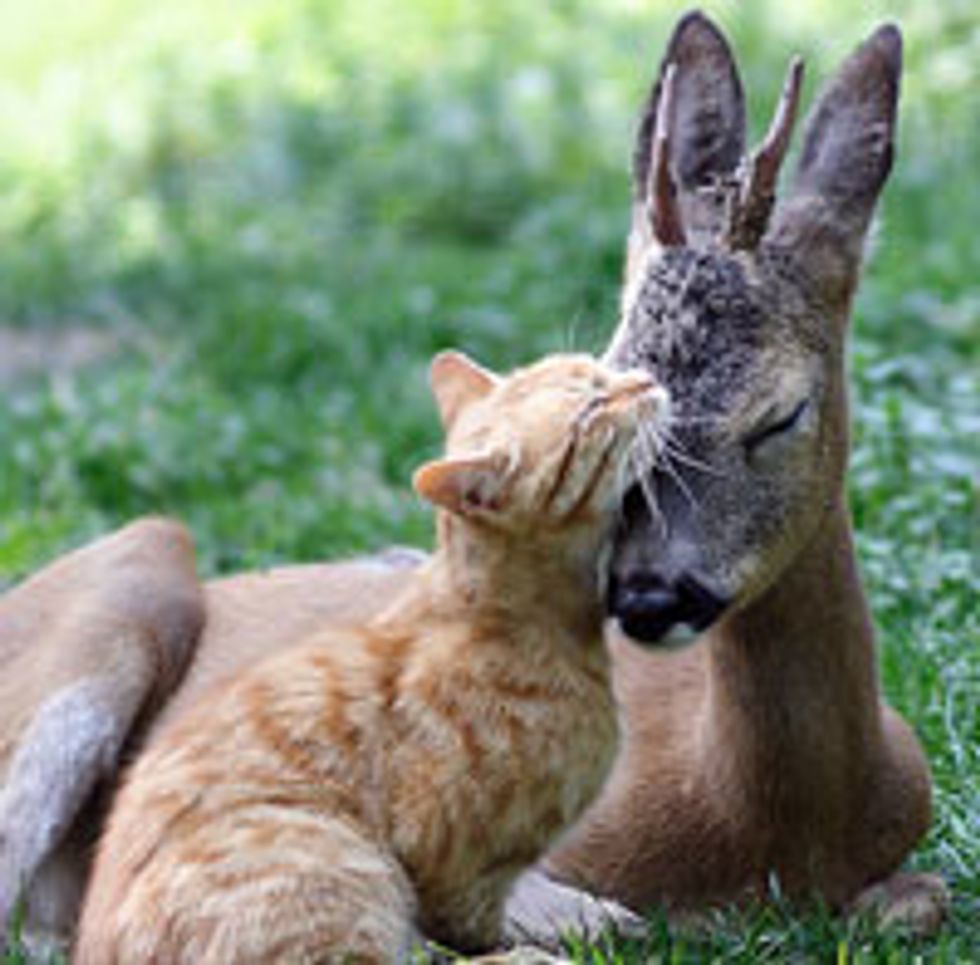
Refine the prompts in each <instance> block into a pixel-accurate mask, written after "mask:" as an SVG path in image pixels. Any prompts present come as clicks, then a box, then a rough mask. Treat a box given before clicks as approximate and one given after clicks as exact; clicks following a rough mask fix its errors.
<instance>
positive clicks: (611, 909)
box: [504, 868, 646, 948]
mask: <svg viewBox="0 0 980 965" xmlns="http://www.w3.org/2000/svg"><path fill="white" fill-rule="evenodd" d="M606 929H612V930H614V931H616V932H618V933H619V934H620V935H624V936H630V935H644V934H646V922H644V920H643V919H642V918H641V917H640V916H639V915H636V914H634V913H633V912H632V911H630V910H629V909H628V908H626V907H624V906H623V905H620V904H619V903H618V902H615V901H611V900H609V899H605V898H597V897H596V896H595V895H591V894H589V893H588V892H587V891H581V890H580V889H578V888H572V887H570V886H569V885H563V884H560V883H559V882H557V881H555V880H554V879H552V878H549V877H548V876H547V875H546V874H545V873H544V872H542V871H539V870H538V869H537V868H532V869H531V870H530V871H525V872H524V873H523V874H522V875H521V876H520V877H519V878H518V879H517V882H516V883H515V885H514V887H513V889H512V890H511V892H510V895H509V896H508V898H507V903H506V906H505V909H504V934H505V936H506V937H507V939H508V940H509V941H513V942H521V941H529V942H532V943H534V944H535V945H543V946H544V947H546V948H559V947H561V944H562V939H563V938H566V937H567V936H569V935H575V936H577V937H580V938H584V939H586V940H589V939H596V938H598V937H599V935H600V934H601V933H602V932H603V931H605V930H606Z"/></svg>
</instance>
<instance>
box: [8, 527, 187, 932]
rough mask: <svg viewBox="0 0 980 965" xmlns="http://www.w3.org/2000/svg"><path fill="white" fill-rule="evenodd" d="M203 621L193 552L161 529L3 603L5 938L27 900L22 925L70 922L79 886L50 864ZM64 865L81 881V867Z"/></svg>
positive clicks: (137, 531)
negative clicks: (22, 900)
mask: <svg viewBox="0 0 980 965" xmlns="http://www.w3.org/2000/svg"><path fill="white" fill-rule="evenodd" d="M202 623H203V604H202V598H201V593H200V588H199V585H198V582H197V577H196V574H195V571H194V552H193V547H192V545H191V542H190V539H189V537H188V536H187V534H186V532H185V531H184V529H183V528H182V527H180V526H179V525H177V524H176V523H171V522H168V521H165V520H141V521H138V522H136V523H133V524H131V525H130V526H128V527H126V528H125V529H123V530H121V531H120V532H118V533H116V534H114V535H112V536H110V537H107V538H105V539H103V540H99V541H98V542H96V543H93V544H91V545H90V546H87V547H85V548H84V549H82V550H79V551H77V552H75V553H72V554H69V555H68V556H66V557H63V558H62V559H60V560H58V561H56V562H55V563H53V564H51V565H50V566H49V567H47V568H46V569H45V570H42V571H41V572H40V573H39V574H37V576H35V577H34V578H32V579H31V580H29V581H28V582H26V583H24V584H22V585H21V586H19V587H17V588H16V589H15V590H13V591H11V592H10V593H9V594H8V595H7V596H6V597H5V598H4V599H3V600H2V601H0V661H2V668H0V672H2V675H3V682H2V684H0V698H2V699H0V933H2V931H3V928H4V926H5V924H6V922H7V920H8V918H9V915H10V912H11V909H12V908H13V906H14V904H15V902H16V901H17V899H18V896H19V895H20V894H22V893H23V894H26V895H27V896H28V898H29V903H28V926H29V927H40V928H42V929H45V930H56V931H57V930H63V929H66V928H68V927H70V926H71V925H72V924H73V919H74V915H75V912H76V908H75V907H74V905H75V902H77V900H78V897H79V895H80V893H81V885H82V882H81V881H79V882H66V881H65V867H66V865H65V863H64V862H62V863H60V866H59V867H57V868H54V867H50V866H51V864H52V862H51V860H49V859H52V855H53V853H54V852H55V850H56V849H58V848H59V845H62V844H65V845H66V846H68V845H70V838H71V836H72V834H74V833H77V829H76V828H75V823H76V818H77V817H78V815H79V813H80V812H81V810H82V809H83V806H84V805H85V804H86V802H88V801H89V800H90V798H91V796H92V792H93V790H94V789H95V788H96V786H97V785H99V784H100V783H101V782H103V781H111V780H112V779H113V778H114V776H115V774H116V771H117V769H118V767H119V760H120V754H121V752H122V749H123V747H124V745H125V744H126V743H127V741H128V740H129V739H130V737H131V736H132V733H133V731H134V728H136V727H138V726H139V725H140V724H142V723H143V722H145V721H146V720H148V719H149V718H150V717H151V716H152V714H153V713H154V712H155V710H156V709H157V708H158V707H159V706H160V704H161V703H162V702H163V700H164V699H165V698H166V696H167V695H168V694H169V693H170V692H171V691H172V689H173V688H174V686H175V685H176V684H177V682H178V681H179V680H180V676H181V674H182V673H183V670H184V668H185V666H186V664H187V660H188V657H189V656H190V654H191V652H192V651H193V647H194V644H195V642H196V640H197V637H198V635H199V633H200V629H201V626H202ZM68 850H71V849H70V847H69V848H68ZM46 863H47V865H46ZM54 864H56V865H57V864H58V862H54ZM42 866H47V867H48V870H49V872H50V873H49V874H47V875H45V876H44V878H45V880H35V878H36V874H37V872H38V869H40V868H42ZM67 867H74V868H75V869H77V870H76V872H75V873H76V874H78V875H81V876H82V877H84V874H85V870H86V869H85V867H84V863H79V862H77V861H75V862H69V863H68V865H67ZM69 876H70V875H69ZM45 881H47V882H48V883H49V886H48V887H46V886H45ZM66 905H69V906H71V907H65V906H66Z"/></svg>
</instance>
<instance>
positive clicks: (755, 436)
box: [743, 399, 810, 455]
mask: <svg viewBox="0 0 980 965" xmlns="http://www.w3.org/2000/svg"><path fill="white" fill-rule="evenodd" d="M809 405H810V400H809V399H802V400H801V401H800V402H799V403H798V404H797V405H796V406H795V407H794V408H793V409H792V410H791V411H790V412H789V414H788V415H785V416H783V417H782V418H777V419H776V420H775V421H773V420H770V419H765V420H763V424H762V425H761V426H760V427H759V428H757V429H755V430H753V431H752V432H751V433H749V435H747V436H746V437H745V439H744V441H743V444H744V446H745V451H746V452H747V453H748V454H749V455H751V454H752V453H753V452H754V451H755V450H756V449H758V448H759V446H761V445H762V444H763V443H764V442H767V441H768V440H770V439H775V438H777V437H779V436H781V435H785V434H786V433H788V432H790V431H791V430H793V429H795V428H796V426H797V425H799V423H800V420H801V419H802V418H803V414H804V413H805V412H806V410H807V408H808V407H809Z"/></svg>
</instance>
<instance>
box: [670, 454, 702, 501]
mask: <svg viewBox="0 0 980 965" xmlns="http://www.w3.org/2000/svg"><path fill="white" fill-rule="evenodd" d="M671 458H672V457H671V455H670V453H669V452H668V453H666V458H665V459H664V460H663V462H662V465H663V469H664V472H666V473H667V475H669V476H670V478H671V479H672V480H673V481H674V484H675V485H676V486H677V488H678V489H679V490H680V491H681V492H682V493H683V494H684V496H685V498H686V499H687V501H688V503H689V504H690V506H691V508H692V509H693V510H694V511H695V512H699V511H700V509H701V506H700V504H699V503H698V501H697V498H696V497H695V495H694V493H692V492H691V487H690V486H688V484H687V483H686V482H684V477H683V476H682V475H681V473H679V472H678V471H677V469H676V468H675V467H674V465H673V463H672V462H671Z"/></svg>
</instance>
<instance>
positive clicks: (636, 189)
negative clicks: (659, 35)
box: [627, 11, 745, 279]
mask: <svg viewBox="0 0 980 965" xmlns="http://www.w3.org/2000/svg"><path fill="white" fill-rule="evenodd" d="M672 65H673V67H674V81H673V88H674V90H673V99H674V104H673V109H672V111H671V113H672V115H673V116H672V117H671V118H669V119H668V120H669V126H670V145H671V147H670V158H669V166H670V169H671V171H672V173H673V176H674V180H675V181H676V183H677V188H678V191H679V194H680V197H679V199H678V200H679V206H680V211H681V216H682V221H683V224H684V229H685V232H686V234H687V241H688V243H690V244H692V245H697V244H698V243H699V242H701V241H702V240H705V239H708V238H712V237H714V235H715V234H717V232H718V230H719V228H720V227H721V221H722V218H723V216H724V211H723V210H722V207H723V206H722V204H721V199H720V198H719V199H717V201H716V199H714V198H711V197H709V196H706V195H705V194H704V193H703V192H701V191H700V190H699V189H702V188H704V187H705V186H707V185H709V184H711V183H712V182H713V181H716V180H717V179H719V178H724V177H727V176H729V175H731V174H733V173H734V171H735V169H736V168H737V167H738V164H739V162H740V161H741V159H742V154H743V153H744V150H745V98H744V96H743V94H742V83H741V81H740V80H739V76H738V69H737V68H736V66H735V60H734V58H733V57H732V52H731V48H730V47H729V46H728V41H727V40H726V39H725V36H724V34H723V33H722V32H721V30H719V29H718V27H717V26H716V25H715V24H714V23H713V22H712V21H711V20H709V19H708V18H707V17H706V16H705V15H704V14H703V13H701V12H700V11H694V12H692V13H689V14H687V15H685V16H684V17H682V18H681V20H680V21H679V22H678V24H677V26H676V27H675V28H674V33H673V35H672V37H671V38H670V42H669V43H668V45H667V51H666V53H665V54H664V57H663V61H662V62H661V65H660V71H659V74H658V76H657V79H656V81H655V83H654V85H653V88H652V89H651V91H650V94H649V96H648V98H647V101H646V104H645V105H644V107H643V110H642V113H641V115H640V125H639V128H638V130H637V136H636V145H635V147H634V150H633V221H632V227H631V231H630V244H629V253H628V262H627V279H629V278H630V277H631V274H632V272H633V271H634V270H635V268H636V266H637V263H638V261H639V260H640V258H641V257H642V255H643V254H645V252H646V250H647V249H648V248H649V246H650V245H651V243H653V238H652V233H651V231H650V229H649V224H648V221H649V205H650V201H651V190H650V189H651V175H652V171H651V165H652V163H653V155H654V138H655V135H656V126H657V112H658V107H659V105H660V99H661V96H662V93H663V90H664V80H665V77H666V74H667V70H668V68H669V67H671V66H672Z"/></svg>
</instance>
